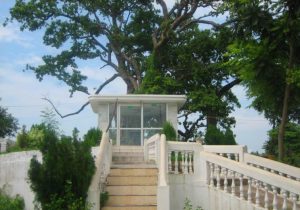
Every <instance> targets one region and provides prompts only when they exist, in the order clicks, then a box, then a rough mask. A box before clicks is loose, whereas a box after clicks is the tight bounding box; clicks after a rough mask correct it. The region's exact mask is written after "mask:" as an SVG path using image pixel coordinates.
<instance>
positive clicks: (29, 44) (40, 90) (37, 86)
mask: <svg viewBox="0 0 300 210" xmlns="http://www.w3.org/2000/svg"><path fill="white" fill-rule="evenodd" d="M13 3H14V1H12V0H0V25H1V26H0V98H1V101H0V106H3V107H6V108H7V109H8V112H9V113H11V114H12V115H13V116H14V117H16V118H17V119H18V121H19V124H20V125H26V127H27V128H30V127H31V125H32V124H36V123H40V122H41V120H42V118H41V116H40V115H41V111H43V110H45V109H46V108H47V107H48V108H50V106H49V104H48V103H47V102H46V101H44V100H42V99H41V98H43V97H47V98H49V99H51V100H52V101H53V103H54V104H55V105H56V106H57V108H58V109H59V111H60V112H61V113H62V114H68V113H70V112H74V111H77V110H78V109H79V108H80V106H81V105H82V104H84V103H85V102H86V101H87V100H88V98H87V97H88V96H87V95H85V94H83V93H75V94H74V95H73V97H72V98H70V97H69V96H70V93H69V88H68V87H67V86H66V85H65V84H64V83H63V82H60V81H58V80H57V79H55V78H52V77H50V76H47V77H45V78H44V80H43V81H42V82H39V81H38V80H37V79H36V77H35V75H34V74H33V73H32V72H30V71H24V69H25V67H26V64H30V65H33V66H36V65H39V64H41V63H42V56H43V55H46V54H56V53H58V52H59V51H58V50H57V49H55V48H51V47H49V46H45V45H44V44H43V39H42V35H43V33H42V31H35V32H29V31H22V32H21V31H20V30H19V26H18V24H17V23H10V24H9V25H8V26H6V27H3V26H2V23H3V22H4V21H5V19H6V18H7V17H9V8H11V7H12V5H13ZM79 68H80V70H81V71H82V72H83V74H84V75H86V76H88V78H89V79H88V80H87V81H86V84H87V85H88V86H89V87H90V89H89V91H90V92H93V89H94V88H97V87H98V86H99V85H100V84H101V83H102V82H104V81H105V80H106V79H108V78H109V77H110V76H112V75H113V74H114V72H113V71H112V70H111V69H109V68H104V69H101V70H100V68H99V62H98V61H97V60H94V61H88V62H80V63H79ZM233 92H234V93H235V94H236V95H237V97H238V98H239V101H240V103H241V105H242V107H241V108H237V109H236V110H235V112H234V113H232V116H234V117H235V119H236V126H235V128H234V129H233V131H234V134H235V135H236V140H237V142H238V144H241V145H246V146H247V147H248V151H259V152H262V145H263V143H264V141H266V140H267V131H268V130H269V129H270V128H271V127H270V125H269V123H268V121H267V120H266V119H265V118H264V117H263V115H259V114H258V113H257V112H256V111H255V110H253V109H251V108H248V107H249V105H250V104H251V101H250V100H249V99H248V98H247V97H246V95H245V89H244V88H243V87H242V86H237V87H234V88H233ZM102 94H112V95H117V94H126V86H125V84H124V82H123V81H122V80H121V79H116V80H115V81H113V82H112V83H110V84H109V85H107V86H106V87H105V88H104V89H103V91H102ZM57 119H58V121H59V125H60V127H61V129H62V130H63V131H64V133H65V134H66V135H70V134H71V133H72V130H73V128H74V127H77V128H78V129H79V130H80V134H81V135H83V134H84V133H86V131H87V130H88V129H89V128H91V127H96V126H97V115H96V114H95V113H93V111H92V109H91V107H90V106H88V107H87V108H86V109H85V110H84V111H83V112H81V113H80V114H78V115H75V116H71V117H68V118H64V119H60V118H57Z"/></svg>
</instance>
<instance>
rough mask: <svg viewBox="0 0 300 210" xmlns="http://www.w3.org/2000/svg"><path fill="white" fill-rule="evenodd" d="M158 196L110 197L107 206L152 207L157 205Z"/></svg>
mask: <svg viewBox="0 0 300 210" xmlns="http://www.w3.org/2000/svg"><path fill="white" fill-rule="evenodd" d="M156 203H157V200H156V196H141V195H125V196H120V195H109V198H108V201H107V203H106V206H124V207H125V206H127V207H128V206H151V205H156Z"/></svg>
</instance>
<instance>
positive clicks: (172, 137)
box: [162, 121, 177, 141]
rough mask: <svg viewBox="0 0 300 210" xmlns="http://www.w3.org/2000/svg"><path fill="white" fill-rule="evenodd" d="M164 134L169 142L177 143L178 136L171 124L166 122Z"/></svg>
mask: <svg viewBox="0 0 300 210" xmlns="http://www.w3.org/2000/svg"><path fill="white" fill-rule="evenodd" d="M162 133H163V134H165V135H166V138H167V141H176V140H177V138H176V137H177V134H176V130H175V129H174V127H173V125H172V123H171V122H168V121H167V122H165V123H164V124H163V129H162Z"/></svg>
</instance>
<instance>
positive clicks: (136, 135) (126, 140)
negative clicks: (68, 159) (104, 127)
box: [120, 130, 141, 145]
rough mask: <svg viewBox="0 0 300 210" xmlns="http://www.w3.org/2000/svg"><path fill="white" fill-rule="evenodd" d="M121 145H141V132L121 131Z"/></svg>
mask: <svg viewBox="0 0 300 210" xmlns="http://www.w3.org/2000/svg"><path fill="white" fill-rule="evenodd" d="M120 144H121V145H141V130H121V136H120Z"/></svg>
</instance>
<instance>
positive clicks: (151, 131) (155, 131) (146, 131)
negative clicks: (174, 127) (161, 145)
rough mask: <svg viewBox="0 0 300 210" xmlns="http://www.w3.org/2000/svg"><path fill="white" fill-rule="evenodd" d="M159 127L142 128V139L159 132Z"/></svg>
mask: <svg viewBox="0 0 300 210" xmlns="http://www.w3.org/2000/svg"><path fill="white" fill-rule="evenodd" d="M160 131H161V129H151V130H150V129H144V139H149V138H150V137H151V136H153V135H155V134H157V133H160Z"/></svg>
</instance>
